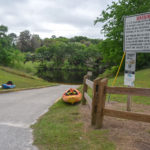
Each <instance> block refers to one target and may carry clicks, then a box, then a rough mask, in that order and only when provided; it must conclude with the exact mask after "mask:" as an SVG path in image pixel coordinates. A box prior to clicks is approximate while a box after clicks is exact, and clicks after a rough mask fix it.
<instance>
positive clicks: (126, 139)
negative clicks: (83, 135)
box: [80, 102, 150, 150]
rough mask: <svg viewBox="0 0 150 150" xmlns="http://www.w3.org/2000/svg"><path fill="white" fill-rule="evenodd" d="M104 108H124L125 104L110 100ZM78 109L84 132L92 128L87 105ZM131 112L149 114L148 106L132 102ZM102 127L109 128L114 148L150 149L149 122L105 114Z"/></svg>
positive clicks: (149, 108)
mask: <svg viewBox="0 0 150 150" xmlns="http://www.w3.org/2000/svg"><path fill="white" fill-rule="evenodd" d="M106 108H111V109H114V110H126V104H124V103H118V102H110V103H107V104H106ZM80 110H81V114H82V119H83V121H84V124H85V132H86V130H91V129H93V127H91V125H90V123H91V113H90V109H89V107H88V105H84V106H83V105H81V109H80ZM132 112H139V113H146V114H150V106H146V105H141V104H132ZM102 129H107V130H109V139H110V140H111V141H112V142H113V143H114V144H115V145H116V150H150V123H144V122H138V121H132V120H125V119H119V118H114V117H107V116H105V117H104V121H103V128H102Z"/></svg>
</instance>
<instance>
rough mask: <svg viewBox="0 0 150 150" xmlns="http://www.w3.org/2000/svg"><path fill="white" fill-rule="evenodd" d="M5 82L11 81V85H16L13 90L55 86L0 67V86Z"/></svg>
mask: <svg viewBox="0 0 150 150" xmlns="http://www.w3.org/2000/svg"><path fill="white" fill-rule="evenodd" d="M4 70H5V71H4ZM7 81H13V83H14V84H15V85H16V88H15V89H22V88H36V87H44V86H51V85H55V84H53V83H50V82H47V81H44V80H42V79H40V78H37V77H33V76H31V75H28V74H25V73H22V72H18V71H15V70H13V69H9V68H4V67H0V85H2V84H3V83H6V82H7ZM2 90H3V89H0V91H2ZM9 90H14V89H9Z"/></svg>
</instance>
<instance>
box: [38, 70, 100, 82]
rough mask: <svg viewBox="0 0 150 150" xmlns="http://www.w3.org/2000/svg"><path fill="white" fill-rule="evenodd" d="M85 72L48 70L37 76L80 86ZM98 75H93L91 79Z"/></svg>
mask: <svg viewBox="0 0 150 150" xmlns="http://www.w3.org/2000/svg"><path fill="white" fill-rule="evenodd" d="M86 74H87V71H68V70H50V71H39V72H38V76H39V77H41V78H43V79H45V80H47V81H50V82H58V83H74V84H75V83H76V84H81V83H82V82H83V77H84V75H86ZM97 75H98V73H96V72H95V73H93V76H92V78H91V79H94V78H96V76H97Z"/></svg>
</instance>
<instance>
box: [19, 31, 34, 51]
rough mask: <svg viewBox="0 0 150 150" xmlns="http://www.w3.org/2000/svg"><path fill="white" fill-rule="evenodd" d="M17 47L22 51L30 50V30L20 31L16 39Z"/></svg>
mask: <svg viewBox="0 0 150 150" xmlns="http://www.w3.org/2000/svg"><path fill="white" fill-rule="evenodd" d="M17 47H18V48H19V49H20V50H21V51H22V52H30V51H31V34H30V31H28V30H25V31H22V32H20V35H19V38H18V41H17Z"/></svg>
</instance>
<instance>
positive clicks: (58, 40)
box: [0, 0, 150, 74]
mask: <svg viewBox="0 0 150 150" xmlns="http://www.w3.org/2000/svg"><path fill="white" fill-rule="evenodd" d="M149 6H150V1H147V0H142V1H139V0H120V1H118V2H112V4H111V5H110V6H108V7H107V9H106V10H104V11H103V12H102V13H101V16H100V17H97V19H96V20H95V24H96V23H99V22H102V23H104V26H103V29H102V32H104V34H105V37H106V39H105V40H102V39H90V38H87V37H84V36H75V37H73V38H66V37H56V36H55V35H53V36H52V37H50V38H45V39H41V38H40V36H39V35H37V34H33V35H32V34H31V33H30V31H28V30H25V31H22V32H21V33H20V35H19V36H18V37H17V35H16V34H15V33H10V34H8V33H7V31H8V27H6V26H4V25H1V26H0V63H1V64H2V65H7V66H12V67H13V66H19V65H18V64H21V63H24V65H20V66H21V67H20V68H23V67H24V66H25V65H26V64H27V63H29V62H30V64H29V65H28V67H31V66H33V67H35V66H36V68H37V69H38V71H40V70H41V68H42V69H44V70H50V69H62V70H63V69H65V70H100V71H104V70H105V69H106V68H107V72H108V73H110V74H112V73H115V72H116V70H117V67H118V65H119V63H120V60H121V58H122V55H123V28H124V26H123V24H124V22H123V17H124V16H129V15H134V14H137V13H144V12H148V11H150V8H149ZM31 62H32V63H31ZM35 64H36V65H35ZM149 66H150V54H144V53H142V54H137V69H142V68H144V67H149ZM123 68H124V65H123V67H122V70H123ZM30 70H31V71H32V70H33V69H32V68H31V69H30ZM108 70H109V71H108ZM36 71H37V70H36Z"/></svg>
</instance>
